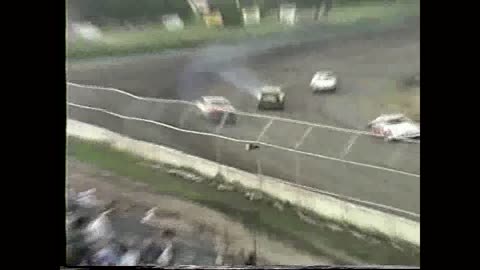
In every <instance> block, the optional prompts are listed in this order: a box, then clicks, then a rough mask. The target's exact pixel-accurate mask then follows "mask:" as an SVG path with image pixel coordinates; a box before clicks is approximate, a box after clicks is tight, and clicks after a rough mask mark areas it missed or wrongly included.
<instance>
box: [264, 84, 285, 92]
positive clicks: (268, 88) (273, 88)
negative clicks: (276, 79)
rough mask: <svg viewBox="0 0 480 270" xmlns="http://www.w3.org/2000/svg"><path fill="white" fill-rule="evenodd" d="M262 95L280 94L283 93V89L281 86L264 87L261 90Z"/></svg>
mask: <svg viewBox="0 0 480 270" xmlns="http://www.w3.org/2000/svg"><path fill="white" fill-rule="evenodd" d="M261 92H262V93H269V94H270V93H279V92H281V89H280V87H279V86H273V85H267V86H264V87H262V89H261Z"/></svg>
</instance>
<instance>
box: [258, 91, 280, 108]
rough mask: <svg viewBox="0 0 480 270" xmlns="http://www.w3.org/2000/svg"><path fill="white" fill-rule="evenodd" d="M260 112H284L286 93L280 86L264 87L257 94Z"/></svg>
mask: <svg viewBox="0 0 480 270" xmlns="http://www.w3.org/2000/svg"><path fill="white" fill-rule="evenodd" d="M257 100H258V104H257V107H258V109H259V110H283V109H284V107H285V93H284V92H283V91H282V89H281V88H280V87H278V86H264V87H262V88H261V89H259V90H258V94H257Z"/></svg>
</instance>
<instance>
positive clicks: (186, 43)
mask: <svg viewBox="0 0 480 270" xmlns="http://www.w3.org/2000/svg"><path fill="white" fill-rule="evenodd" d="M307 13H308V12H307ZM417 13H418V9H416V8H412V6H411V5H403V4H395V5H388V6H387V5H378V4H377V5H371V4H370V5H366V4H363V5H355V6H353V7H344V6H342V7H338V8H334V9H333V11H332V12H331V14H330V15H329V18H328V20H327V21H323V20H321V23H323V24H326V25H327V26H328V25H337V26H338V25H352V26H355V24H356V23H357V22H360V21H361V20H364V19H392V18H400V17H404V16H408V15H412V14H417ZM295 29H296V28H295V27H288V26H284V25H281V24H279V23H278V22H277V21H276V18H275V15H269V16H267V17H265V18H263V19H262V23H261V24H260V25H255V26H248V27H225V28H220V29H214V28H210V29H209V28H207V27H206V26H205V25H203V23H201V22H198V23H194V24H189V25H186V27H185V29H184V30H183V31H178V32H169V31H167V30H165V29H164V27H163V26H162V25H158V24H151V25H146V26H144V30H142V31H125V30H115V29H104V39H103V40H102V41H97V42H89V41H83V40H77V41H74V42H68V43H67V57H68V58H70V59H85V58H94V57H102V56H123V55H132V54H139V53H154V52H160V51H162V50H166V49H173V48H190V47H196V46H201V45H203V44H206V43H208V42H215V41H221V42H236V41H239V40H242V39H246V38H252V37H262V36H263V37H265V36H267V35H271V34H275V33H280V32H281V33H288V32H292V31H294V30H295Z"/></svg>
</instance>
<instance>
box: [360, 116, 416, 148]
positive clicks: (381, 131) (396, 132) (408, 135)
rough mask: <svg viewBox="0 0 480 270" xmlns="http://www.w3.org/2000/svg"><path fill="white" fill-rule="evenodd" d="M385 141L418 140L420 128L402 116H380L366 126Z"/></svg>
mask: <svg viewBox="0 0 480 270" xmlns="http://www.w3.org/2000/svg"><path fill="white" fill-rule="evenodd" d="M367 126H368V127H369V128H370V129H371V131H372V133H373V134H375V135H379V136H381V137H383V138H384V139H385V141H396V140H412V139H413V140H415V139H417V140H418V139H420V127H419V125H417V124H416V123H415V122H414V121H412V120H411V119H409V118H408V117H406V116H405V115H403V114H400V113H398V114H382V115H380V116H379V117H377V118H375V119H374V120H373V121H371V122H370V123H368V125H367Z"/></svg>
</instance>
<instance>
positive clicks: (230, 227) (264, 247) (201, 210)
mask: <svg viewBox="0 0 480 270" xmlns="http://www.w3.org/2000/svg"><path fill="white" fill-rule="evenodd" d="M67 168H68V180H67V181H68V184H69V185H70V186H71V187H72V188H74V189H75V190H77V191H84V190H87V189H90V188H96V190H97V196H98V197H99V198H100V199H102V200H104V201H113V200H115V201H116V202H117V207H118V208H119V210H120V211H128V210H129V209H131V208H137V209H138V208H139V207H142V208H145V209H148V208H151V207H157V211H156V214H157V216H158V217H160V219H159V220H160V222H161V226H163V227H165V228H175V229H176V233H177V235H178V234H183V237H181V238H184V239H185V238H186V237H193V236H194V235H197V237H200V238H201V237H207V238H211V239H210V240H211V242H213V243H214V245H215V250H216V251H217V253H223V254H224V255H223V256H222V257H223V262H224V263H226V264H243V263H242V260H243V258H244V256H246V255H247V254H248V253H249V252H251V251H252V250H253V248H254V234H253V233H252V232H251V231H248V230H247V229H246V228H245V227H244V226H243V224H240V223H238V222H235V221H232V220H231V219H230V218H228V217H227V216H225V215H223V214H221V213H218V212H216V211H213V210H211V209H209V208H206V207H203V206H200V205H197V204H194V203H190V202H188V201H183V200H179V199H177V198H174V197H171V196H167V195H160V194H155V193H152V192H149V191H148V190H147V188H146V186H144V185H141V184H138V183H134V182H131V181H129V180H128V179H125V178H122V177H118V176H113V175H111V174H110V173H108V172H106V171H102V170H99V169H98V168H95V167H93V166H91V165H88V164H85V163H82V162H79V161H77V160H74V159H71V158H70V159H69V160H68V167H67ZM112 178H115V183H113V182H112V181H111V180H112ZM256 244H257V256H258V263H262V264H284V265H318V264H332V263H331V262H330V261H329V260H328V259H327V258H319V257H316V256H312V255H309V254H308V253H307V252H304V251H299V250H296V249H295V248H293V247H292V246H290V245H289V244H287V243H283V242H279V241H276V240H273V239H270V238H269V237H268V236H266V235H263V234H258V233H257V234H256Z"/></svg>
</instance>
